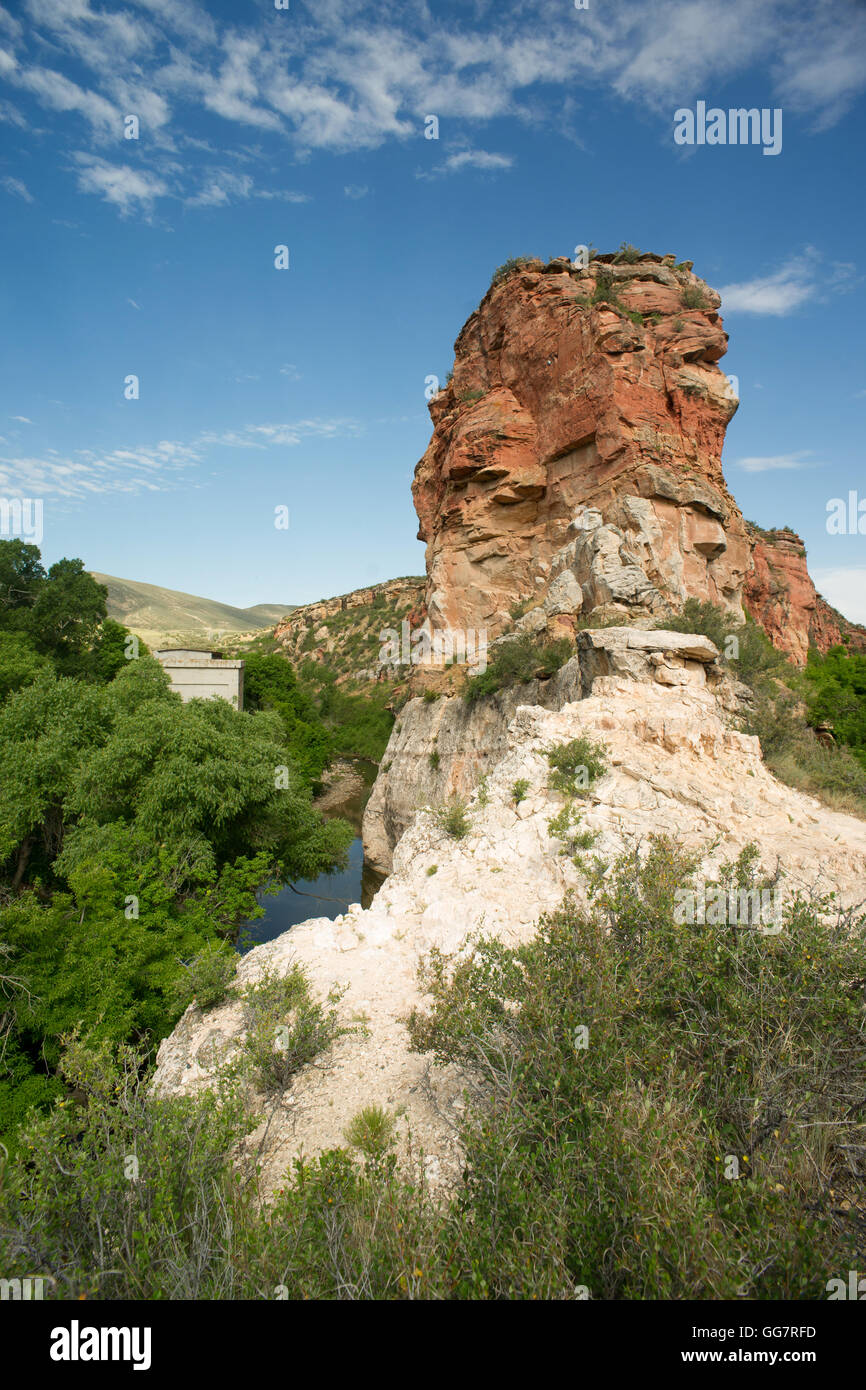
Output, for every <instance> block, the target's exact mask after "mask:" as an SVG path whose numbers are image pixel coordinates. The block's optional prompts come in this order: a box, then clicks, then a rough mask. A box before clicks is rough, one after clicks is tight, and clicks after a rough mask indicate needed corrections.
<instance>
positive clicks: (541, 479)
mask: <svg viewBox="0 0 866 1390" xmlns="http://www.w3.org/2000/svg"><path fill="white" fill-rule="evenodd" d="M719 304H720V299H719V296H718V294H716V292H715V291H714V290H712V289H710V288H709V286H708V285H706V284H705V283H704V281H702V280H699V279H698V278H697V277H696V276H695V275H694V274H693V273H692V270H691V262H684V263H682V264H681V265H675V263H674V257H673V256H664V257H660V256H655V255H643V256H639V258H638V259H637V260H634V261H631V262H626V261H623V260H622V259H620V258H618V257H614V256H600V257H598V258H597V259H596V260H594V261H593V262H592V263H591V264H590V265H589V266H588V267H587V268H586V269H576V268H575V267H573V266H572V265H571V263H570V262H569V261H568V260H567V259H565V258H561V259H557V260H554V261H551V262H550V263H549V264H547V265H545V264H543V263H542V262H541V261H526V262H523V263H519V264H515V265H513V266H511V267H510V268H509V269H508V270H506V271H505V273H504V274H502V275H501V276H498V277H495V278H494V283H493V284H492V285H491V287H490V289H489V290H488V292H487V294H486V295H485V296H484V298H483V300H482V301H481V304H480V305H479V307H478V309H477V310H476V312H475V313H474V314H473V315H472V316H471V318H470V319H469V320H468V321H467V323H466V324H465V326H464V327H463V329H462V331H461V333H460V336H459V337H458V339H457V342H456V344H455V362H454V371H453V375H452V377H451V379H450V380H449V383H448V385H447V386H446V387H445V389H444V390H442V391H440V392H439V393H438V395H436V396H434V398H433V399H432V400H431V402H430V414H431V416H432V419H433V423H434V432H433V437H432V439H431V441H430V445H429V447H428V449H427V452H426V453H425V455H424V457H423V458H422V459H421V461H420V463H419V464H418V466H417V468H416V470H415V481H414V483H413V488H412V491H413V496H414V500H415V507H416V510H417V512H418V517H419V521H420V528H419V532H418V535H419V538H420V539H421V540H424V541H426V542H427V588H426V596H425V601H426V610H427V614H428V621H429V623H430V625H431V626H432V627H433V628H458V629H470V628H475V629H478V628H486V629H487V632H488V636H489V638H494V637H495V636H497V635H498V634H500V633H501V632H503V631H505V630H508V629H509V628H510V627H511V626H512V621H513V613H514V611H516V610H515V606H516V605H519V607H520V614H521V616H519V617H518V618H517V619H516V622H515V623H514V626H515V627H516V628H524V629H529V630H532V631H539V632H540V631H542V630H546V631H547V632H548V633H554V634H555V633H561V632H568V631H573V630H574V627H575V625H576V618H577V615H578V614H588V613H591V612H593V611H594V610H601V611H600V612H599V616H602V614H604V615H606V614H608V613H611V612H612V613H623V614H626V615H629V616H631V617H637V618H638V619H640V618H641V617H656V616H661V615H664V614H665V613H670V612H671V611H672V610H674V611H676V610H677V609H679V608H680V607H681V606H682V604H683V603H684V601H685V600H686V599H687V598H692V597H693V598H697V599H700V600H709V601H710V602H712V603H715V604H719V605H720V606H722V607H724V608H726V609H727V610H728V611H730V613H731V614H732V616H733V617H734V618H735V620H737V621H741V620H742V617H743V608H742V605H743V602H744V601H745V603H746V604H747V606H748V609H749V611H750V612H751V613H752V614H753V615H754V617H755V618H756V620H757V621H758V622H759V623H761V625H762V626H763V627H764V629H765V631H766V632H767V633H768V635H769V636H770V637H771V639H772V640H773V642H775V643H776V645H777V646H778V647H779V648H780V649H781V650H783V651H785V652H788V653H789V654H790V655H791V656H792V657H793V658H794V660H796V661H797V662H799V663H801V664H802V663H803V662H804V661H805V659H806V653H807V651H808V648H809V643H810V641H811V642H813V643H815V644H816V645H817V646H818V647H819V648H820V649H821V650H824V651H825V650H826V649H827V648H828V647H829V646H831V645H832V644H833V643H834V642H837V641H839V640H840V638H841V637H842V636H843V635H845V634H846V633H847V634H848V636H849V637H850V638H851V640H852V643H853V644H854V645H855V646H856V645H857V644H858V643H861V642H863V641H866V632H864V630H863V629H858V628H856V627H855V626H854V625H852V624H848V623H846V621H845V620H844V619H841V618H840V615H839V614H836V613H834V611H833V610H832V609H831V608H830V607H829V605H828V604H826V603H825V602H824V600H823V599H821V598H820V596H819V595H817V594H816V592H815V588H814V585H813V584H812V581H811V579H810V578H809V575H808V571H807V569H806V562H805V552H804V550H803V547H802V542H801V541H800V540H799V538H798V537H796V536H793V534H792V533H766V532H761V533H758V532H757V531H755V532H752V531H751V530H750V528H749V527H748V526H747V524H746V523H745V522H744V520H743V517H742V514H741V513H740V511H739V508H738V507H737V504H736V502H735V501H734V499H733V497H732V496H731V494H730V493H729V492H728V490H727V487H726V485H725V480H724V477H723V474H722V466H721V453H722V444H723V442H724V436H725V428H726V426H727V423H728V421H729V420H730V419H731V417H732V416H733V414H734V412H735V411H736V409H737V400H736V397H735V396H734V393H733V390H732V388H731V385H730V383H729V381H728V379H727V377H726V376H725V375H724V373H723V372H722V371H721V369H720V368H719V366H718V365H717V364H718V361H719V359H720V358H721V357H722V356H723V355H724V353H725V351H726V348H727V334H726V333H725V332H724V330H723V328H722V322H721V319H720V318H719V315H718V312H717V310H718V308H719ZM858 634H859V635H858Z"/></svg>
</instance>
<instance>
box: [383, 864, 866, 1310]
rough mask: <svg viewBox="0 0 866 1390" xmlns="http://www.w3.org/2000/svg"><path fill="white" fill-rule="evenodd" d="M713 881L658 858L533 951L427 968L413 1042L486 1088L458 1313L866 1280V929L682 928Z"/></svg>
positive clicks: (460, 1241) (555, 923) (814, 920)
mask: <svg viewBox="0 0 866 1390" xmlns="http://www.w3.org/2000/svg"><path fill="white" fill-rule="evenodd" d="M694 867H695V863H694V859H690V858H689V857H687V856H685V855H683V854H682V853H681V851H679V849H678V848H677V847H676V846H674V845H673V844H672V843H670V842H669V841H665V840H661V839H654V840H652V841H651V842H650V844H649V845H648V846H647V849H646V852H645V853H643V854H641V855H639V854H637V853H636V852H631V853H627V854H624V855H622V856H621V857H620V859H618V860H617V861H616V862H615V863H614V864H612V865H610V866H602V872H600V873H599V874H597V875H595V877H594V879H591V881H590V885H589V886H590V901H589V905H588V907H587V908H585V909H583V908H581V907H579V906H578V905H577V903H576V902H575V901H573V900H568V899H567V900H566V903H565V905H564V906H563V908H562V909H561V910H560V911H558V912H555V913H552V914H550V915H548V916H546V917H545V918H543V919H542V922H541V924H540V930H539V933H538V936H537V937H536V938H535V939H534V940H533V941H532V942H530V943H529V944H528V945H526V946H523V947H520V948H516V949H513V948H506V947H505V946H504V945H503V944H502V943H500V942H497V941H494V940H490V939H487V940H481V941H480V942H479V943H478V944H477V946H476V949H475V952H474V954H473V955H472V957H471V958H469V959H466V958H465V956H461V957H459V958H455V959H453V960H449V959H448V958H447V957H444V956H442V955H441V954H437V953H433V954H432V955H431V957H430V958H428V960H427V962H426V964H425V967H424V971H423V973H422V986H423V988H424V989H425V991H426V992H427V993H428V995H429V996H430V997H431V1006H430V1008H429V1010H427V1011H423V1010H416V1011H415V1012H414V1014H413V1015H412V1017H411V1019H410V1031H411V1036H412V1038H413V1045H414V1046H415V1047H417V1048H418V1049H419V1050H422V1051H432V1052H433V1054H434V1056H435V1057H436V1059H437V1061H438V1062H440V1063H442V1064H456V1065H457V1066H459V1067H460V1068H461V1069H462V1070H463V1072H464V1074H466V1075H468V1076H470V1077H472V1078H473V1084H472V1091H471V1094H472V1096H473V1097H474V1104H473V1107H472V1114H471V1116H470V1119H469V1121H468V1124H467V1126H466V1129H465V1132H464V1135H463V1143H464V1153H465V1177H464V1185H463V1188H462V1191H461V1193H460V1194H459V1195H458V1197H457V1199H456V1202H455V1204H454V1206H453V1207H452V1209H451V1211H450V1213H449V1218H448V1229H449V1233H450V1240H447V1239H446V1240H445V1242H444V1244H445V1245H446V1247H448V1248H459V1256H457V1257H456V1259H455V1260H454V1263H453V1265H452V1268H454V1269H455V1276H454V1277H455V1285H454V1291H455V1294H456V1296H458V1297H483V1298H508V1299H525V1298H574V1297H577V1296H580V1290H581V1289H586V1290H588V1292H589V1295H590V1296H591V1297H593V1298H605V1299H688V1298H695V1299H713V1300H716V1299H727V1298H731V1299H734V1298H736V1299H785V1300H790V1299H798V1298H811V1299H815V1298H824V1297H825V1296H826V1293H825V1290H826V1281H827V1278H828V1274H829V1273H831V1272H832V1273H835V1272H837V1271H841V1272H844V1271H845V1270H847V1269H849V1268H855V1269H856V1268H862V1267H863V1263H864V1253H866V1247H864V1232H863V1227H862V1220H861V1213H862V1206H861V1205H860V1203H861V1201H862V1194H860V1196H859V1197H858V1196H857V1195H855V1194H856V1193H857V1192H858V1190H859V1186H860V1185H862V1184H861V1182H860V1180H858V1179H857V1178H856V1177H855V1176H854V1175H853V1172H852V1168H851V1166H850V1164H849V1163H848V1160H847V1154H848V1152H849V1151H848V1149H847V1147H846V1146H847V1145H848V1144H851V1143H853V1144H860V1143H862V1135H861V1128H862V1124H861V1120H862V1103H863V1101H862V1095H863V1092H862V1075H863V1066H864V1063H866V1045H864V1022H866V1020H864V1000H863V992H862V980H863V978H864V977H866V945H864V935H863V921H862V919H861V920H860V922H859V923H856V922H853V921H852V920H851V919H850V918H849V919H847V920H845V919H840V920H838V921H837V922H836V924H835V925H831V924H828V922H827V921H824V920H822V910H826V909H829V908H831V907H832V905H831V904H829V903H828V902H827V901H826V900H825V901H824V902H823V903H817V902H815V901H812V900H809V901H806V900H804V899H802V898H799V897H798V896H796V895H789V897H788V901H787V903H786V906H785V912H784V930H783V932H782V933H781V934H779V935H778V936H763V935H761V934H760V933H759V932H757V931H754V930H751V929H745V930H744V929H742V928H739V927H721V928H719V927H708V926H706V925H695V926H679V925H677V924H676V921H675V915H674V914H675V905H676V901H677V893H678V891H679V890H681V889H687V888H688V886H689V885H690V884H691V883H692V881H693V880H692V874H693V871H694ZM753 868H754V865H753ZM740 870H742V872H743V874H744V875H745V877H746V881H747V883H750V882H752V881H754V882H756V883H757V882H759V881H761V880H760V878H759V876H754V875H753V872H752V870H750V868H749V865H748V864H747V863H745V862H743V863H741V864H740ZM735 871H736V869H735ZM852 927H854V928H855V930H853V931H852ZM736 1173H739V1176H735V1174H736Z"/></svg>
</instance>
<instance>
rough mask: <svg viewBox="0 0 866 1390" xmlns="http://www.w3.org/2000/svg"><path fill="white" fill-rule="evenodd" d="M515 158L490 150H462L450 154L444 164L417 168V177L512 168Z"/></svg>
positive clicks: (426, 177)
mask: <svg viewBox="0 0 866 1390" xmlns="http://www.w3.org/2000/svg"><path fill="white" fill-rule="evenodd" d="M513 163H514V159H513V158H512V156H511V155H510V154H493V153H491V152H490V151H488V150H460V151H459V152H458V153H457V154H452V155H449V156H448V158H447V159H446V160H445V161H444V162H443V163H442V164H436V165H434V167H433V168H432V169H427V170H425V169H416V171H415V177H416V179H435V178H439V177H441V176H442V175H445V174H459V173H462V172H463V170H464V169H481V170H485V171H487V172H490V171H492V170H502V169H510V168H511V166H512V165H513Z"/></svg>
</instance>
